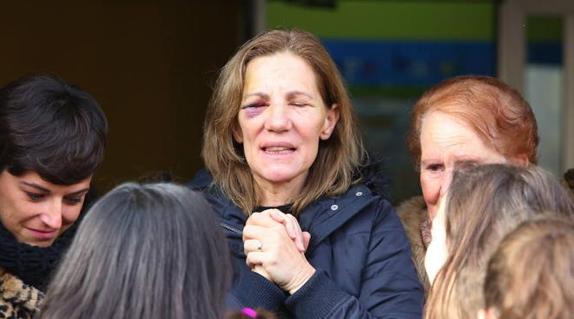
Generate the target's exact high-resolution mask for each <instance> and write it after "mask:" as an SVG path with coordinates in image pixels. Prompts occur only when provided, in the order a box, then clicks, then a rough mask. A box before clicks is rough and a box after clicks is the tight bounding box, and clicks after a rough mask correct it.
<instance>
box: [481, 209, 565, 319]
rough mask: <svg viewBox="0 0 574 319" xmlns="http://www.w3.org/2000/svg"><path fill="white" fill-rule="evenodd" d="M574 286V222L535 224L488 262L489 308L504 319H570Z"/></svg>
mask: <svg viewBox="0 0 574 319" xmlns="http://www.w3.org/2000/svg"><path fill="white" fill-rule="evenodd" d="M533 261H534V262H533ZM573 287H574V223H572V221H569V220H564V219H558V218H544V219H537V220H531V221H527V222H525V223H523V224H521V225H520V226H519V227H518V228H517V229H516V230H514V231H513V232H512V233H510V234H508V236H506V237H505V238H504V240H503V241H502V243H501V244H500V246H499V247H498V249H497V251H496V252H495V254H494V256H492V258H491V259H490V262H489V264H488V271H487V275H486V279H485V283H484V299H485V308H486V309H489V310H490V311H493V312H494V313H495V314H496V316H497V317H498V318H504V319H570V318H572V317H574V290H573V289H572V288H573Z"/></svg>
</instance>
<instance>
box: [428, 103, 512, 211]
mask: <svg viewBox="0 0 574 319" xmlns="http://www.w3.org/2000/svg"><path fill="white" fill-rule="evenodd" d="M420 143H421V161H420V182H421V188H422V192H423V197H424V200H425V203H426V205H427V209H428V213H429V216H430V218H431V219H432V218H434V216H435V215H436V210H437V206H438V201H439V198H440V197H441V196H442V195H443V194H445V192H446V191H447V190H448V186H449V184H450V181H451V178H452V173H453V168H454V167H455V164H456V163H457V162H462V161H466V162H472V163H476V164H493V163H505V162H506V158H505V157H504V156H503V155H502V154H500V153H498V152H497V151H495V150H493V149H491V148H489V147H487V146H486V145H485V144H484V143H483V142H482V140H481V139H480V137H479V136H478V135H477V134H476V133H475V132H474V131H473V130H472V129H471V128H470V127H469V126H468V125H466V124H465V123H463V122H461V121H460V120H458V119H456V118H454V117H452V116H450V115H448V114H446V113H442V112H438V111H430V112H429V113H427V114H425V115H424V116H423V119H422V125H421V136H420Z"/></svg>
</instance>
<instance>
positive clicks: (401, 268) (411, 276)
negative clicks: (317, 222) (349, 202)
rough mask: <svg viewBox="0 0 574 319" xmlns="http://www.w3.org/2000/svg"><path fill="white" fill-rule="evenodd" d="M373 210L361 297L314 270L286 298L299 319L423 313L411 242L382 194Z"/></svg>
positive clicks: (403, 318) (406, 317)
mask: <svg viewBox="0 0 574 319" xmlns="http://www.w3.org/2000/svg"><path fill="white" fill-rule="evenodd" d="M370 207H372V208H374V209H375V211H370V212H367V213H370V214H373V217H374V218H373V226H372V231H371V238H370V241H369V249H368V255H367V257H366V261H365V265H364V267H363V269H362V283H361V289H360V294H359V296H352V295H350V294H348V293H346V292H345V291H343V290H342V289H340V288H339V287H337V285H336V283H335V282H334V281H333V280H331V279H330V278H329V277H328V276H327V274H326V273H325V272H323V271H321V270H319V269H317V271H316V273H315V275H314V276H313V277H311V279H310V280H309V281H308V282H307V283H306V284H305V285H303V287H302V288H301V289H299V290H298V291H297V292H296V293H295V294H293V295H291V296H290V297H288V298H287V300H286V302H285V304H286V306H287V308H288V309H289V310H290V311H291V312H292V313H293V314H294V315H295V317H297V318H311V319H315V318H401V319H411V318H413V319H414V318H417V319H418V318H421V317H422V307H423V299H424V293H423V289H422V286H421V284H420V282H419V280H418V277H417V273H416V270H415V268H414V265H413V263H412V260H411V253H410V248H409V243H408V241H407V239H406V236H405V233H404V230H403V228H402V225H401V223H400V221H399V219H398V217H397V216H396V214H395V211H394V209H393V208H392V207H391V205H390V204H389V203H388V202H387V201H386V200H383V199H380V200H379V201H378V202H377V203H376V204H373V205H372V206H370Z"/></svg>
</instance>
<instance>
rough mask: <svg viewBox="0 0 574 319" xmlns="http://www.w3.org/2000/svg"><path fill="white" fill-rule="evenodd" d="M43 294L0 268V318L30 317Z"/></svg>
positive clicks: (36, 308) (35, 310) (37, 306)
mask: <svg viewBox="0 0 574 319" xmlns="http://www.w3.org/2000/svg"><path fill="white" fill-rule="evenodd" d="M43 299H44V294H43V293H42V292H41V291H40V290H38V289H36V288H34V287H32V286H29V285H27V284H25V283H24V282H23V281H22V280H20V279H19V278H18V277H16V276H14V275H12V274H10V273H8V272H6V271H5V270H4V269H1V268H0V318H32V317H33V316H34V315H35V314H36V313H37V312H38V310H39V305H40V303H41V301H42V300H43Z"/></svg>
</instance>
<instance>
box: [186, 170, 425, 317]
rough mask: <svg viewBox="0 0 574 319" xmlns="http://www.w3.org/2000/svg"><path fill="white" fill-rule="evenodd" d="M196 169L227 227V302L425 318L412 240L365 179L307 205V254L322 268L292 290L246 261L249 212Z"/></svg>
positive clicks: (289, 312)
mask: <svg viewBox="0 0 574 319" xmlns="http://www.w3.org/2000/svg"><path fill="white" fill-rule="evenodd" d="M210 182H211V177H209V176H208V175H206V174H198V176H196V178H195V179H194V180H193V181H192V182H191V183H190V184H188V185H189V186H190V187H191V188H192V189H195V190H201V191H203V193H204V195H205V197H206V198H207V200H208V201H209V202H210V203H211V205H212V207H213V209H214V211H215V212H216V213H217V214H218V216H219V219H220V222H221V225H222V227H223V228H224V229H225V231H226V235H227V238H228V240H229V246H230V249H231V254H232V259H233V267H234V281H233V286H232V289H231V292H230V294H229V296H228V300H227V306H228V307H229V308H230V309H233V310H236V309H238V308H241V307H252V308H256V307H262V308H265V309H267V310H270V311H273V312H276V313H279V314H280V315H281V317H284V318H305V319H313V318H421V316H422V307H423V289H422V286H421V284H420V282H419V280H418V277H417V272H416V270H415V267H414V266H413V263H412V261H411V253H410V248H409V243H408V241H407V238H406V236H405V233H404V230H403V227H402V225H401V222H400V221H399V219H398V217H397V216H396V214H395V211H394V209H393V208H392V207H391V205H390V203H389V202H388V201H387V200H385V199H383V198H382V197H381V196H379V195H378V194H375V193H373V192H372V191H371V190H370V189H369V188H367V187H366V186H364V185H357V186H354V187H352V188H350V189H349V190H348V191H347V192H346V193H345V194H342V195H340V196H337V197H334V198H323V199H320V200H318V201H316V202H315V203H313V204H311V205H309V206H308V207H306V208H305V209H304V210H303V212H302V213H301V214H300V216H299V218H298V220H299V224H300V225H301V229H303V230H305V231H308V232H310V233H311V242H310V244H309V247H308V249H307V252H306V253H305V256H306V257H307V260H308V261H309V263H310V264H311V265H312V266H313V267H315V269H316V270H317V271H316V272H315V274H314V275H313V277H311V279H310V280H309V281H308V282H307V283H305V285H303V287H301V288H300V289H299V290H298V291H297V292H296V293H295V294H293V295H288V294H287V293H286V292H284V291H283V290H281V289H280V288H279V287H278V286H276V285H275V284H274V283H272V282H270V281H268V280H267V279H265V278H264V277H263V276H260V275H259V274H257V273H255V272H253V271H251V270H250V269H249V268H248V267H247V266H246V264H245V254H244V252H243V242H242V238H241V231H242V229H243V226H244V224H245V221H246V219H247V216H246V215H245V214H244V213H243V212H242V211H241V210H240V208H239V207H237V206H235V205H234V204H233V203H232V202H231V201H230V200H229V199H228V198H227V197H226V196H224V195H223V194H222V193H221V192H220V191H218V190H217V189H216V187H213V186H209V184H210Z"/></svg>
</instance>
